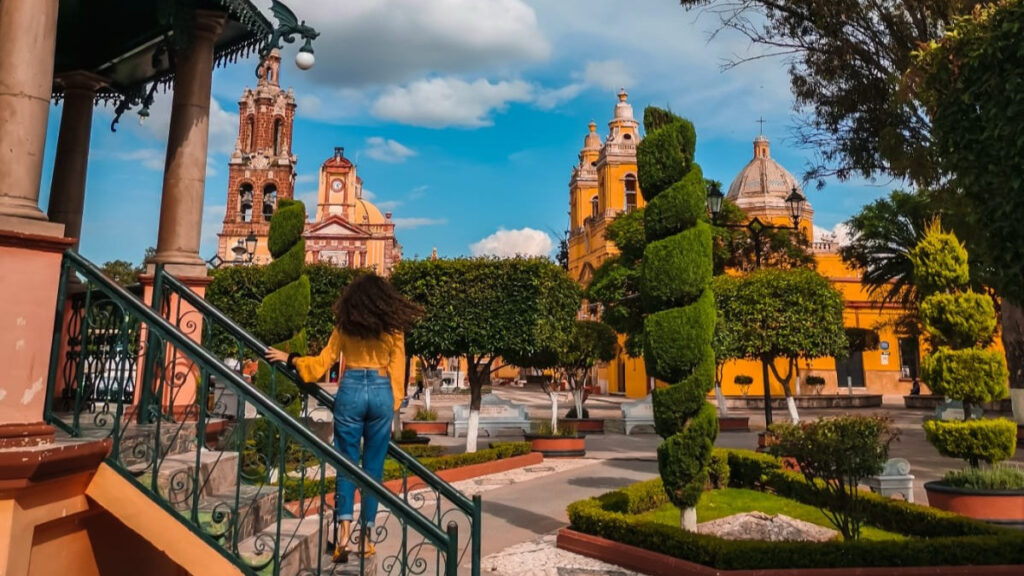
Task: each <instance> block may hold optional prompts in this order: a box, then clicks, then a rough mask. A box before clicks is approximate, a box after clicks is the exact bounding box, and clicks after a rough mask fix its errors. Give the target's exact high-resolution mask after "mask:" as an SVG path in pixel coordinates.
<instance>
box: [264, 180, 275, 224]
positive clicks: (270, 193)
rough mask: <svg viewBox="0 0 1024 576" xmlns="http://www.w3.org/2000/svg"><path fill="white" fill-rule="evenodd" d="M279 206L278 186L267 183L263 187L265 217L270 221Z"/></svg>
mask: <svg viewBox="0 0 1024 576" xmlns="http://www.w3.org/2000/svg"><path fill="white" fill-rule="evenodd" d="M276 208H277V186H275V185H273V184H267V185H266V186H264V187H263V219H264V220H266V221H267V222H270V217H271V216H273V215H274V210H275V209H276Z"/></svg>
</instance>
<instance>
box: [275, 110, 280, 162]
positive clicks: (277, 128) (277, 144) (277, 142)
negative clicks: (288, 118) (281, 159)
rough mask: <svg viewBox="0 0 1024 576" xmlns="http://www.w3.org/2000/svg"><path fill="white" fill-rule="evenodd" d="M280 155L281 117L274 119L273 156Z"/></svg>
mask: <svg viewBox="0 0 1024 576" xmlns="http://www.w3.org/2000/svg"><path fill="white" fill-rule="evenodd" d="M280 155H281V119H280V118H278V119H277V120H274V156H280Z"/></svg>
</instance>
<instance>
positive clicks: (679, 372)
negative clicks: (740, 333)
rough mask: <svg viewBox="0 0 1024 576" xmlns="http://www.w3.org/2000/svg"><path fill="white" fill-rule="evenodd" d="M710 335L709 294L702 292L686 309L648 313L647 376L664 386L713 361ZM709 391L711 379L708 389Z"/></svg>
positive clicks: (712, 326) (712, 308) (712, 309)
mask: <svg viewBox="0 0 1024 576" xmlns="http://www.w3.org/2000/svg"><path fill="white" fill-rule="evenodd" d="M714 332H715V299H714V295H713V294H712V293H711V291H710V290H705V291H704V294H703V295H702V296H701V297H700V299H699V300H697V301H696V302H694V303H693V304H690V305H689V306H683V307H679V308H669V309H668V310H662V311H660V312H653V313H651V314H650V315H648V316H647V318H645V319H644V335H645V337H644V362H645V363H646V365H647V372H648V374H652V375H656V376H655V378H658V379H659V380H662V381H665V382H679V381H681V380H682V379H684V378H686V377H687V376H689V375H690V373H691V372H692V371H693V369H694V367H695V366H697V365H699V364H700V363H702V362H707V358H708V357H710V358H711V359H712V360H713V359H714V351H713V350H712V349H711V337H712V336H713V335H714ZM713 374H714V373H713V372H712V376H713ZM712 388H714V380H713V379H712V381H711V385H710V387H709V388H708V389H709V390H711V389H712Z"/></svg>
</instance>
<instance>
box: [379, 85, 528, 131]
mask: <svg viewBox="0 0 1024 576" xmlns="http://www.w3.org/2000/svg"><path fill="white" fill-rule="evenodd" d="M532 97H533V87H532V86H531V85H530V84H529V83H527V82H524V81H522V80H502V81H500V82H497V83H494V84H492V83H491V82H490V81H489V80H485V79H482V78H481V79H478V80H475V81H473V82H466V81H465V80H460V79H458V78H450V77H449V78H431V79H429V80H418V81H416V82H413V83H411V84H409V85H407V86H396V87H393V88H390V89H388V90H386V91H385V92H384V93H383V94H381V96H380V97H379V98H377V101H376V102H374V103H373V107H372V109H371V111H372V113H373V115H374V116H376V117H377V118H381V119H383V120H392V121H395V122H400V123H402V124H410V125H413V126H424V127H427V128H447V127H451V126H456V127H462V128H479V127H482V126H490V125H491V124H493V120H492V119H491V117H490V116H491V114H492V112H495V111H502V110H504V109H505V108H506V107H507V106H508V104H509V103H510V102H528V101H530V100H531V98H532Z"/></svg>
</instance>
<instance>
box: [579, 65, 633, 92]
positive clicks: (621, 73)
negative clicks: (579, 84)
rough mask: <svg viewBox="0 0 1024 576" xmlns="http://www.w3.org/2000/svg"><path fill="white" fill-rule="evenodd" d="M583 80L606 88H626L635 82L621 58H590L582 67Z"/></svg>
mask: <svg viewBox="0 0 1024 576" xmlns="http://www.w3.org/2000/svg"><path fill="white" fill-rule="evenodd" d="M581 77H582V79H583V82H585V83H586V84H588V85H591V86H598V87H600V88H604V89H606V90H618V89H619V88H628V87H630V86H633V84H634V82H636V80H635V78H634V77H633V74H632V73H631V72H630V71H629V70H628V69H627V67H626V63H625V62H623V61H622V60H618V59H614V60H596V61H595V60H591V61H590V62H587V63H586V65H585V66H584V67H583V72H582V74H581Z"/></svg>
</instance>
